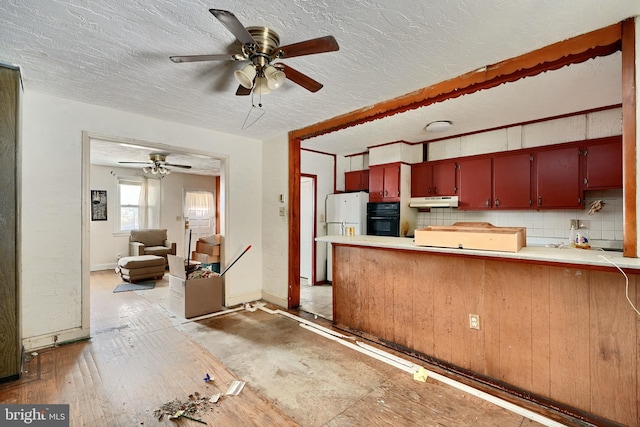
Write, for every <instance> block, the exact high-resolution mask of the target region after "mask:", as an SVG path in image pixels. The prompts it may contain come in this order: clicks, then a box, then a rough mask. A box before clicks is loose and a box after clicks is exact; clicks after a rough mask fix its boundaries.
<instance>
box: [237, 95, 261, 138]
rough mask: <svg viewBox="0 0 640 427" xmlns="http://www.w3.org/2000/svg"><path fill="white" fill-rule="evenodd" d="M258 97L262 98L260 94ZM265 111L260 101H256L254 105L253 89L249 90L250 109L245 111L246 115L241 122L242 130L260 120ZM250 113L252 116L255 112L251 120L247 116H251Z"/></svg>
mask: <svg viewBox="0 0 640 427" xmlns="http://www.w3.org/2000/svg"><path fill="white" fill-rule="evenodd" d="M260 98H262V96H261V97H260ZM265 112H266V111H265V109H264V108H262V102H258V106H257V107H256V104H255V102H253V91H251V109H250V110H249V112H248V113H247V117H245V119H244V123H242V130H245V129H249V128H250V127H251V126H253V125H254V124H256V122H257V121H258V120H260V119H261V118H262V116H264V113H265ZM252 113H254V114H253V115H254V116H255V115H256V114H257V117H256V118H255V119H253V118H252V119H251V120H249V117H251V115H252ZM247 123H249V124H247Z"/></svg>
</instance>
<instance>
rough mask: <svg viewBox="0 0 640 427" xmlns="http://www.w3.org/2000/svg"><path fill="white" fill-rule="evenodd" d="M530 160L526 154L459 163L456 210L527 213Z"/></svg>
mask: <svg viewBox="0 0 640 427" xmlns="http://www.w3.org/2000/svg"><path fill="white" fill-rule="evenodd" d="M532 159H533V158H532V155H531V154H530V153H529V152H517V153H508V154H501V155H495V156H482V157H477V158H463V159H458V194H459V197H460V201H459V206H458V208H459V209H461V210H472V209H473V210H482V209H529V208H530V207H531V205H532V200H531V163H532Z"/></svg>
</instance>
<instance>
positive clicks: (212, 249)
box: [196, 240, 220, 256]
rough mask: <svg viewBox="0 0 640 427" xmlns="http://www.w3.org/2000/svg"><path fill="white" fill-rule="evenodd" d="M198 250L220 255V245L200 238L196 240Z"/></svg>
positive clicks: (200, 252)
mask: <svg viewBox="0 0 640 427" xmlns="http://www.w3.org/2000/svg"><path fill="white" fill-rule="evenodd" d="M196 252H198V253H199V254H207V255H211V256H220V245H214V244H211V243H205V242H201V241H200V240H198V241H197V242H196Z"/></svg>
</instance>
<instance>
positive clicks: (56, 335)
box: [22, 328, 91, 351]
mask: <svg viewBox="0 0 640 427" xmlns="http://www.w3.org/2000/svg"><path fill="white" fill-rule="evenodd" d="M90 334H91V332H90V331H89V329H88V328H87V329H83V328H74V329H67V330H66V331H58V332H52V333H50V334H45V335H39V336H37V337H30V338H23V339H22V345H23V346H24V349H25V351H34V350H40V349H42V348H48V347H53V346H54V345H60V344H63V343H67V342H73V341H78V340H83V339H88V338H89V337H90Z"/></svg>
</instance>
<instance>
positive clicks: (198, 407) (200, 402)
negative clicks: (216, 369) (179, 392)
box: [153, 392, 218, 424]
mask: <svg viewBox="0 0 640 427" xmlns="http://www.w3.org/2000/svg"><path fill="white" fill-rule="evenodd" d="M217 402H218V401H217V400H216V401H215V402H212V401H211V399H209V398H208V397H205V396H201V395H200V393H198V392H195V393H193V394H190V395H189V397H188V398H187V400H185V401H180V400H178V399H174V400H172V401H170V402H167V403H165V404H164V405H162V406H161V407H160V408H159V409H156V410H155V411H153V415H154V416H155V417H156V418H157V419H158V421H161V420H162V418H163V417H164V416H165V415H168V416H169V417H168V418H169V419H170V420H178V419H180V418H187V419H190V420H193V421H197V422H200V423H203V424H206V423H205V422H204V421H202V420H200V419H198V417H201V416H202V414H203V413H205V412H207V411H210V410H212V409H213V408H214V407H215V406H216V403H217Z"/></svg>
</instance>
